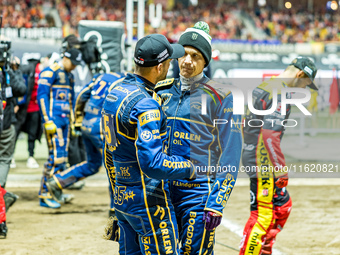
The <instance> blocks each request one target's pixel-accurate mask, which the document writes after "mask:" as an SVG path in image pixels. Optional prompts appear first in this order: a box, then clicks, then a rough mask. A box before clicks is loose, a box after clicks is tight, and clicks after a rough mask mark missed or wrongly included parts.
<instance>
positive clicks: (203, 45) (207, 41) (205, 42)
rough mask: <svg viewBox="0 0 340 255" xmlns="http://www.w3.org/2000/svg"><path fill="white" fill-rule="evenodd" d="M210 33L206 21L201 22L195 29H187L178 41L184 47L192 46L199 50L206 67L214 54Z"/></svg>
mask: <svg viewBox="0 0 340 255" xmlns="http://www.w3.org/2000/svg"><path fill="white" fill-rule="evenodd" d="M209 31H210V29H209V25H208V24H207V23H205V22H204V21H199V22H197V23H196V24H195V26H194V27H190V28H188V29H186V30H185V31H184V33H183V34H182V35H181V37H180V38H179V41H178V43H179V44H181V45H183V46H192V47H194V48H196V49H198V50H199V51H200V52H201V53H202V55H203V57H204V59H205V67H206V66H208V65H209V62H210V60H211V53H212V50H211V36H210V35H209Z"/></svg>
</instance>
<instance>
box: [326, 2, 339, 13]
mask: <svg viewBox="0 0 340 255" xmlns="http://www.w3.org/2000/svg"><path fill="white" fill-rule="evenodd" d="M339 3H340V1H339ZM338 7H339V5H338V3H337V2H336V1H328V2H327V4H326V8H327V9H328V10H332V11H336V10H337V9H338Z"/></svg>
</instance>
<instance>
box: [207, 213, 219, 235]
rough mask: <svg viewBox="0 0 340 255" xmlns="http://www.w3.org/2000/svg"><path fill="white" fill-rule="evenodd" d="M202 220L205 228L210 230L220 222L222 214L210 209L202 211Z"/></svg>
mask: <svg viewBox="0 0 340 255" xmlns="http://www.w3.org/2000/svg"><path fill="white" fill-rule="evenodd" d="M203 221H205V229H206V230H208V231H210V230H213V229H214V228H216V227H217V226H218V225H220V224H221V221H222V215H219V214H217V213H214V212H210V211H204V215H203Z"/></svg>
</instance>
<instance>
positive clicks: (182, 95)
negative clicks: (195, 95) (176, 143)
mask: <svg viewBox="0 0 340 255" xmlns="http://www.w3.org/2000/svg"><path fill="white" fill-rule="evenodd" d="M186 92H187V90H186V91H184V92H181V96H180V98H179V102H178V105H177V108H176V111H175V115H174V120H173V121H174V123H172V131H171V137H170V140H169V146H170V150H169V152H170V154H169V155H172V141H173V138H174V130H175V122H176V118H177V112H178V109H179V107H180V105H181V102H182V99H183V97H184V95H185V93H186Z"/></svg>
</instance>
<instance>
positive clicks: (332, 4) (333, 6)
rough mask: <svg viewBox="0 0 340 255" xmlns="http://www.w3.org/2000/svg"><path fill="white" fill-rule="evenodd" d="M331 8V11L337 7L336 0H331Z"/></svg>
mask: <svg viewBox="0 0 340 255" xmlns="http://www.w3.org/2000/svg"><path fill="white" fill-rule="evenodd" d="M331 9H332V10H333V11H336V10H337V9H338V3H337V2H336V1H332V3H331Z"/></svg>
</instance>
